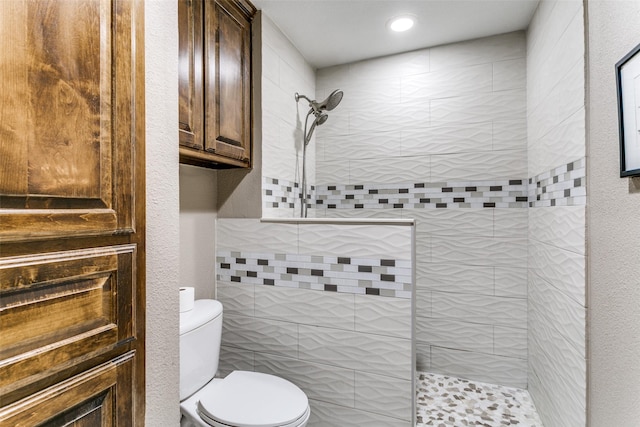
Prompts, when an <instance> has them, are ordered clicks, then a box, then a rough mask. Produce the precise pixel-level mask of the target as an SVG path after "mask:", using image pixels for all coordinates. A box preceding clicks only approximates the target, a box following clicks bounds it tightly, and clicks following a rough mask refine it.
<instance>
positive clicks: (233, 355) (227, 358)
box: [216, 345, 254, 378]
mask: <svg viewBox="0 0 640 427" xmlns="http://www.w3.org/2000/svg"><path fill="white" fill-rule="evenodd" d="M253 359H254V352H253V351H248V350H242V349H240V348H235V347H229V346H226V345H223V346H220V362H219V364H218V372H217V374H216V376H218V377H221V378H224V377H226V376H227V375H229V374H230V373H231V372H233V371H253Z"/></svg>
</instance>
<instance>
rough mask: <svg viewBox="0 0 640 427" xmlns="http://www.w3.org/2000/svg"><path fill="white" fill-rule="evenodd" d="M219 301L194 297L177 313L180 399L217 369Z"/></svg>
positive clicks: (218, 355) (219, 327) (220, 320)
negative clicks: (193, 301) (185, 309)
mask: <svg viewBox="0 0 640 427" xmlns="http://www.w3.org/2000/svg"><path fill="white" fill-rule="evenodd" d="M221 339H222V304H221V303H220V302H219V301H216V300H211V299H209V300H197V301H195V303H194V306H193V309H192V310H190V311H186V312H184V313H180V401H182V400H184V399H186V398H187V397H189V396H191V395H192V394H193V393H195V392H196V391H198V390H199V389H200V388H202V387H203V386H204V385H205V384H207V383H208V382H209V381H211V379H213V377H214V376H215V374H216V372H217V371H218V360H219V357H220V341H221Z"/></svg>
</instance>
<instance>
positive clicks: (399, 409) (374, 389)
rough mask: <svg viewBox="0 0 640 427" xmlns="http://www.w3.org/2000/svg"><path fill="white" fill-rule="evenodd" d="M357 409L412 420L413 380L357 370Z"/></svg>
mask: <svg viewBox="0 0 640 427" xmlns="http://www.w3.org/2000/svg"><path fill="white" fill-rule="evenodd" d="M355 376H356V392H355V400H356V405H355V407H356V408H357V409H362V410H365V411H368V412H374V413H377V414H381V415H386V416H390V417H394V418H400V419H404V420H407V421H411V420H412V418H413V414H412V413H411V412H412V410H413V402H412V399H411V398H409V399H408V398H407V397H408V396H411V397H413V394H414V393H415V392H414V390H413V380H404V379H398V378H391V377H387V376H383V375H376V374H371V373H367V372H358V371H356V372H355Z"/></svg>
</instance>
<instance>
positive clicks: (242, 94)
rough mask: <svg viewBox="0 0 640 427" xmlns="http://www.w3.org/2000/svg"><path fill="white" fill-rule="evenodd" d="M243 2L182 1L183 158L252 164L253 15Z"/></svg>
mask: <svg viewBox="0 0 640 427" xmlns="http://www.w3.org/2000/svg"><path fill="white" fill-rule="evenodd" d="M254 14H255V8H254V7H253V5H251V4H250V3H249V2H247V1H239V0H180V1H179V6H178V16H179V33H180V77H179V79H180V80H179V97H180V113H179V117H180V161H181V162H182V163H188V164H194V165H197V166H205V167H212V168H223V167H251V19H252V18H253V15H254Z"/></svg>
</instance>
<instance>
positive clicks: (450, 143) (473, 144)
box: [387, 122, 526, 156]
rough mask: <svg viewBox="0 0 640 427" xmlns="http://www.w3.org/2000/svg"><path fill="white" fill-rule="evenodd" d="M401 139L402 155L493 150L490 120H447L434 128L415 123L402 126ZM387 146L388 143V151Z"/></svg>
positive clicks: (433, 126)
mask: <svg viewBox="0 0 640 427" xmlns="http://www.w3.org/2000/svg"><path fill="white" fill-rule="evenodd" d="M400 138H401V139H400V140H401V154H402V155H403V156H420V155H425V154H447V153H460V152H468V151H491V150H492V149H493V145H492V124H491V122H485V123H445V124H433V125H432V126H431V127H417V126H416V127H412V128H406V129H402V130H401V131H400ZM525 146H526V144H525ZM388 148H389V147H388V146H387V150H388ZM387 153H388V151H387Z"/></svg>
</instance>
